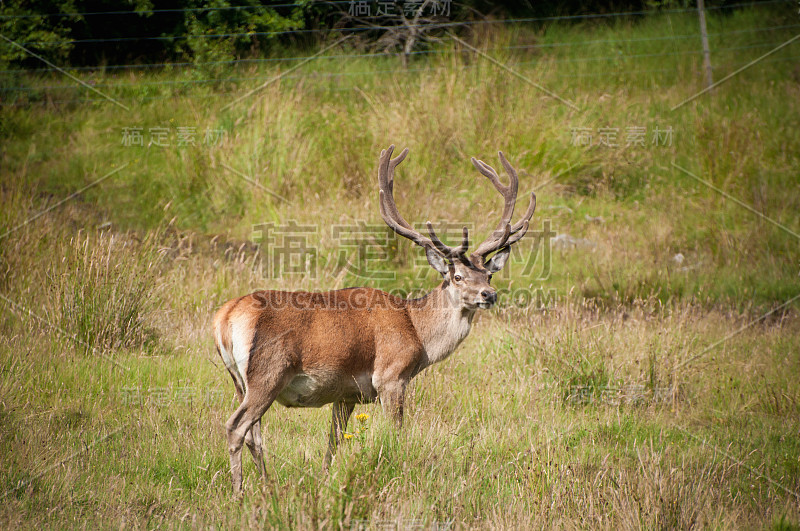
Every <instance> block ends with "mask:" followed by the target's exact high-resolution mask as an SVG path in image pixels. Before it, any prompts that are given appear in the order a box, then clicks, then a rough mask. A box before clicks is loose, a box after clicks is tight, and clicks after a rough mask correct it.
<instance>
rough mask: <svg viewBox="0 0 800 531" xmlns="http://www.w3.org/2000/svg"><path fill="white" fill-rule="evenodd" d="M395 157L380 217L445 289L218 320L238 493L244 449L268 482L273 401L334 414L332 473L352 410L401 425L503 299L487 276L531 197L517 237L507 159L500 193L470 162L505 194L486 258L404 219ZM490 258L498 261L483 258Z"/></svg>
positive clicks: (313, 298) (280, 294)
mask: <svg viewBox="0 0 800 531" xmlns="http://www.w3.org/2000/svg"><path fill="white" fill-rule="evenodd" d="M393 147H394V146H392V147H391V148H389V150H386V151H384V152H382V153H381V163H380V172H379V177H380V179H379V181H380V184H381V190H380V191H381V193H380V194H379V195H380V197H379V198H380V201H381V213H382V215H383V216H384V219H385V220H386V221H387V224H389V226H390V227H391V228H393V229H394V230H395V231H397V232H398V233H399V234H401V235H403V236H405V237H408V238H410V239H412V241H414V242H415V243H417V244H419V245H422V246H423V247H424V248H425V250H426V254H427V256H428V260H429V262H430V263H431V266H432V267H434V268H435V269H436V270H437V271H439V272H440V273H441V274H442V276H443V281H442V283H441V284H440V285H439V286H438V287H437V288H436V289H434V290H433V291H431V292H430V293H428V294H427V295H425V296H424V297H422V298H419V299H401V298H398V297H395V296H393V295H390V294H388V293H385V292H383V291H380V290H376V289H372V288H348V289H342V290H338V291H330V292H325V293H307V292H285V291H258V292H255V293H251V294H250V295H246V296H244V297H240V298H238V299H233V300H230V301H228V302H227V303H225V304H224V305H223V306H222V308H220V310H219V311H218V312H217V314H216V316H215V317H214V339H215V343H216V347H217V350H218V352H219V354H220V356H221V357H222V360H223V362H224V363H225V367H226V368H227V369H228V372H229V373H230V375H231V378H232V379H233V382H234V387H235V389H236V394H237V397H238V398H239V400H240V402H241V404H240V405H239V407H238V409H237V410H236V411H235V412H234V413H233V415H231V417H230V418H229V419H228V421H227V423H226V429H227V432H228V450H229V453H230V464H231V473H232V480H233V488H234V492H235V493H237V494H240V493H241V485H242V473H241V468H242V467H241V449H242V446H243V444H246V445H247V447H248V449H249V450H250V451H251V453H252V454H253V458H254V459H255V461H256V464H257V466H258V468H259V471H260V472H261V474H262V475H265V474H266V469H265V465H264V456H263V449H262V441H261V426H260V419H261V417H262V416H263V415H264V413H265V412H266V411H267V409H269V407H270V406H271V405H272V403H273V402H274V401H278V402H279V403H280V404H283V405H284V406H287V407H321V406H323V405H325V404H329V403H332V404H334V406H333V418H332V423H331V432H330V436H329V442H328V448H327V452H326V455H325V461H324V466H325V468H327V466H328V465H329V464H330V461H331V459H332V458H333V455H334V453H335V451H336V447H337V446H338V444H339V442H340V440H341V437H342V435H343V433H344V429H345V428H346V426H347V420H348V419H349V417H350V415H351V413H352V411H353V408H354V407H355V404H360V403H365V402H373V401H375V400H376V399H380V401H381V403H382V404H383V406H384V408H385V410H386V411H387V413H388V414H390V415H391V417H392V418H393V420H394V421H395V423H396V424H397V425H398V426H400V425H401V424H402V419H403V398H404V394H405V388H406V386H407V384H408V382H409V381H410V380H411V379H412V378H413V377H414V376H415V375H416V374H418V373H419V372H420V371H422V370H423V369H425V368H426V367H428V366H430V365H432V364H433V363H436V362H439V361H441V360H443V359H445V358H446V357H447V356H449V355H450V354H451V353H452V352H453V351H454V350H455V349H456V347H458V345H459V344H460V343H461V341H463V340H464V338H465V337H467V335H468V334H469V331H470V327H471V325H472V319H473V317H474V315H475V312H476V311H477V309H478V308H487V307H490V306H491V305H492V304H493V303H494V302H495V301H496V298H497V294H496V291H495V289H494V288H492V287H491V286H490V284H489V281H490V279H491V275H492V273H493V272H495V271H497V270H499V269H500V268H501V267H502V266H503V264H504V263H505V260H506V258H507V256H508V251H509V245H511V244H512V243H514V242H516V241H518V240H519V238H521V237H522V234H524V232H525V230H527V226H528V220H529V219H530V217H531V215H532V214H533V208H534V207H535V197H534V198H532V205H531V207H529V209H528V212H527V213H526V216H527V218H523V221H521V222H520V223H517V224H516V225H514V227H511V225H510V218H511V215H512V213H513V201H515V200H516V191H517V190H516V188H517V184H516V183H517V180H516V174H515V173H514V172H513V168H511V166H510V165H509V164H508V163H507V161H506V160H505V158H504V157H503V156H502V153H501V161H502V162H503V165H504V166H505V167H506V169H507V170H508V171H509V173H510V175H511V179H512V184H511V185H510V186H508V187H503V186H502V185H500V184H499V181H497V179H496V174H495V173H494V170H493V169H491V167H489V166H488V165H485V164H484V163H482V162H480V161H475V159H473V164H475V165H476V167H477V168H478V169H479V170H480V171H481V173H484V175H487V177H489V178H490V180H492V182H493V184H495V187H496V188H497V189H498V191H500V192H501V193H502V194H504V198H505V200H506V208H505V210H504V214H503V220H501V224H500V225H499V226H498V229H497V230H496V231H495V232H494V233H493V234H492V235H491V236H490V237H489V239H487V240H486V241H485V242H483V243H482V244H481V245H480V246H479V250H481V253H480V254H475V253H473V255H471V256H469V257H467V256H466V254H465V253H466V248H467V247H468V238H467V232H466V229H464V242H463V244H462V246H461V247H459V248H450V247H447V246H446V245H444V244H443V243H442V242H441V241H439V239H438V238H437V237H436V236H435V233H434V232H433V229H432V227H430V226H429V232H430V234H431V237H430V238H427V237H425V236H422V235H421V234H420V233H418V232H416V231H414V230H413V229H411V228H410V226H408V224H407V222H405V220H403V219H402V217H401V216H400V215H399V213H398V212H397V209H396V206H395V205H394V199H393V197H392V187H393V178H392V176H393V171H394V167H395V166H396V165H397V164H399V163H400V162H401V161H402V160H403V158H405V155H406V153H407V150H405V151H404V152H403V153H402V154H401V155H400V156H398V157H397V158H396V159H391V153H392V149H393ZM512 196H513V197H512ZM509 201H511V203H510V204H509ZM520 233H521V234H520ZM491 253H496V254H495V255H494V256H493V257H492V258H491V259H488V260H487V256H488V255H489V254H491Z"/></svg>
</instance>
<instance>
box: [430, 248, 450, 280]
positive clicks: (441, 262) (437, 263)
mask: <svg viewBox="0 0 800 531" xmlns="http://www.w3.org/2000/svg"><path fill="white" fill-rule="evenodd" d="M425 256H426V257H427V258H428V263H429V264H430V265H431V267H432V268H434V269H435V270H436V271H438V272H439V273H440V274H441V275H442V276H444V275H446V274H447V273H448V272H449V271H450V268H449V267H448V266H447V262H446V261H445V259H444V256H442V255H441V254H439V252H438V251H437V250H436V249H434V248H433V247H429V246H427V245H426V246H425Z"/></svg>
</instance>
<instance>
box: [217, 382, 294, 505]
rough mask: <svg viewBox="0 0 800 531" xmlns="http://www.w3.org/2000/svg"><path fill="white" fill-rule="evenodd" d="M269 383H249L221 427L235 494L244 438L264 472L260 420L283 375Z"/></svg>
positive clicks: (239, 488)
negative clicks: (226, 438)
mask: <svg viewBox="0 0 800 531" xmlns="http://www.w3.org/2000/svg"><path fill="white" fill-rule="evenodd" d="M270 383H271V385H268V383H267V382H263V383H262V382H259V385H258V386H257V387H255V386H253V385H251V386H249V387H248V389H247V392H246V393H245V395H244V399H243V400H242V403H241V404H240V405H239V407H238V408H237V409H236V411H234V413H233V415H231V417H230V418H229V419H228V421H227V422H226V423H225V429H226V430H227V432H228V453H229V456H230V464H231V480H232V482H233V492H234V494H235V495H237V496H240V495H241V494H242V446H244V444H245V442H246V441H247V440H248V439H250V440H251V441H252V447H251V446H250V444H251V443H250V442H247V446H248V448H250V451H251V452H253V457H254V458H255V459H256V466H258V467H259V469H260V471H261V473H262V474H265V473H266V468H265V466H264V459H263V450H262V447H261V422H260V421H261V417H262V416H264V413H266V411H267V410H268V409H269V407H270V406H271V405H272V402H273V401H274V400H275V398H276V397H277V396H278V393H280V391H281V389H282V388H283V384H284V383H285V376H284V375H280V376H278V377H277V378H275V379H274V381H273V382H270Z"/></svg>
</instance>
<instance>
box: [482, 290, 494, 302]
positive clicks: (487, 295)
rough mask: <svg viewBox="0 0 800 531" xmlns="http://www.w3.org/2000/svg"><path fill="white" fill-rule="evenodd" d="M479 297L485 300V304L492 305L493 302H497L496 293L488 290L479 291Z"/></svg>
mask: <svg viewBox="0 0 800 531" xmlns="http://www.w3.org/2000/svg"><path fill="white" fill-rule="evenodd" d="M481 297H483V300H485V301H486V302H491V303H494V302H495V301H497V292H496V291H494V290H488V289H487V290H483V291H481Z"/></svg>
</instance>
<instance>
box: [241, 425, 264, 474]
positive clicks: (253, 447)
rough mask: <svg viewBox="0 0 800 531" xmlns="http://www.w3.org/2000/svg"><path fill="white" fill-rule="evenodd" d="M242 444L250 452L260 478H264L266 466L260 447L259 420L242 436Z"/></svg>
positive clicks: (262, 450) (262, 449)
mask: <svg viewBox="0 0 800 531" xmlns="http://www.w3.org/2000/svg"><path fill="white" fill-rule="evenodd" d="M244 443H245V445H247V449H248V450H250V454H251V455H252V456H253V461H255V463H256V468H257V469H258V471H259V472H260V473H261V477H262V478H266V477H267V466H266V464H265V463H264V448H263V447H262V446H261V419H259V420H257V421H255V422H254V423H253V426H252V427H251V428H250V431H248V432H247V435H245V436H244Z"/></svg>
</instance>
